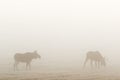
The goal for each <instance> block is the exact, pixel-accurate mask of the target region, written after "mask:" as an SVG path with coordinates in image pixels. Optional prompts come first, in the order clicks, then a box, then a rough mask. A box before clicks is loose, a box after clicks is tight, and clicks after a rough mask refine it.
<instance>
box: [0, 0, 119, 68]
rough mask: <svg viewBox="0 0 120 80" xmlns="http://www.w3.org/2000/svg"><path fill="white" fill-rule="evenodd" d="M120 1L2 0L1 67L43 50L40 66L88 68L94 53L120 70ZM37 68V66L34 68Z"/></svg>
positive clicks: (0, 5) (35, 62)
mask: <svg viewBox="0 0 120 80" xmlns="http://www.w3.org/2000/svg"><path fill="white" fill-rule="evenodd" d="M119 4H120V1H119V0H100V1H96V0H91V1H89V0H84V1H83V0H60V1H58V0H43V1H39V0H20V1H18V0H17V1H16V0H11V1H9V0H4V1H0V59H1V60H0V64H1V65H10V66H11V65H12V64H13V56H14V54H15V53H25V52H32V51H34V50H37V51H38V53H39V54H40V55H41V56H42V58H41V60H36V61H35V60H34V62H33V63H34V65H35V64H36V66H38V65H39V67H40V66H43V65H44V66H47V67H49V66H54V67H55V66H62V67H66V66H67V67H72V66H76V67H82V65H83V62H84V60H85V56H86V53H87V52H88V51H100V52H101V54H102V55H103V56H104V57H105V58H106V60H107V63H108V65H112V66H120V63H119V60H120V54H119V53H120V49H119V48H120V42H119V41H120V37H119V35H120V31H119V30H120V27H119V26H120V23H119V21H120V16H119V14H120V9H119V7H120V5H119ZM34 65H33V66H34Z"/></svg>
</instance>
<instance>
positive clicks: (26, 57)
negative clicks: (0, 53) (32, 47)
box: [14, 51, 41, 70]
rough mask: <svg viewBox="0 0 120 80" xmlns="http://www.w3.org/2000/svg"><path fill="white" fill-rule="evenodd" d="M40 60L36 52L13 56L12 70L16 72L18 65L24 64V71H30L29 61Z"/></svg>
mask: <svg viewBox="0 0 120 80" xmlns="http://www.w3.org/2000/svg"><path fill="white" fill-rule="evenodd" d="M37 58H41V56H40V55H39V54H38V53H37V51H34V52H26V53H16V54H15V55H14V60H15V63H14V70H18V64H19V63H26V70H28V69H29V70H30V69H31V61H32V60H33V59H37Z"/></svg>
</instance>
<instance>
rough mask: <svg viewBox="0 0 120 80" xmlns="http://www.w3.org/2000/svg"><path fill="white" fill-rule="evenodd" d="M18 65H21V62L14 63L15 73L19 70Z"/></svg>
mask: <svg viewBox="0 0 120 80" xmlns="http://www.w3.org/2000/svg"><path fill="white" fill-rule="evenodd" d="M18 64H19V62H15V63H14V71H16V70H18Z"/></svg>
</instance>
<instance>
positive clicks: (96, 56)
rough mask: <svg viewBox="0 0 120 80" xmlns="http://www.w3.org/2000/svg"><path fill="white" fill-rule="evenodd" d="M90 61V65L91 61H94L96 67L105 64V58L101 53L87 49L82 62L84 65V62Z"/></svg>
mask: <svg viewBox="0 0 120 80" xmlns="http://www.w3.org/2000/svg"><path fill="white" fill-rule="evenodd" d="M88 61H90V64H91V67H93V62H94V63H95V66H96V67H97V68H99V67H101V66H104V67H105V66H106V61H105V58H104V57H103V56H102V55H101V53H100V52H99V51H89V52H87V54H86V59H85V62H84V67H85V66H86V63H87V62H88Z"/></svg>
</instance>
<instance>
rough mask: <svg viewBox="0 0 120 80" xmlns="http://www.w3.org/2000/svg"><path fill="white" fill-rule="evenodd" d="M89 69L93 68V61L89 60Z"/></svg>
mask: <svg viewBox="0 0 120 80" xmlns="http://www.w3.org/2000/svg"><path fill="white" fill-rule="evenodd" d="M90 64H91V68H93V60H90Z"/></svg>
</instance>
